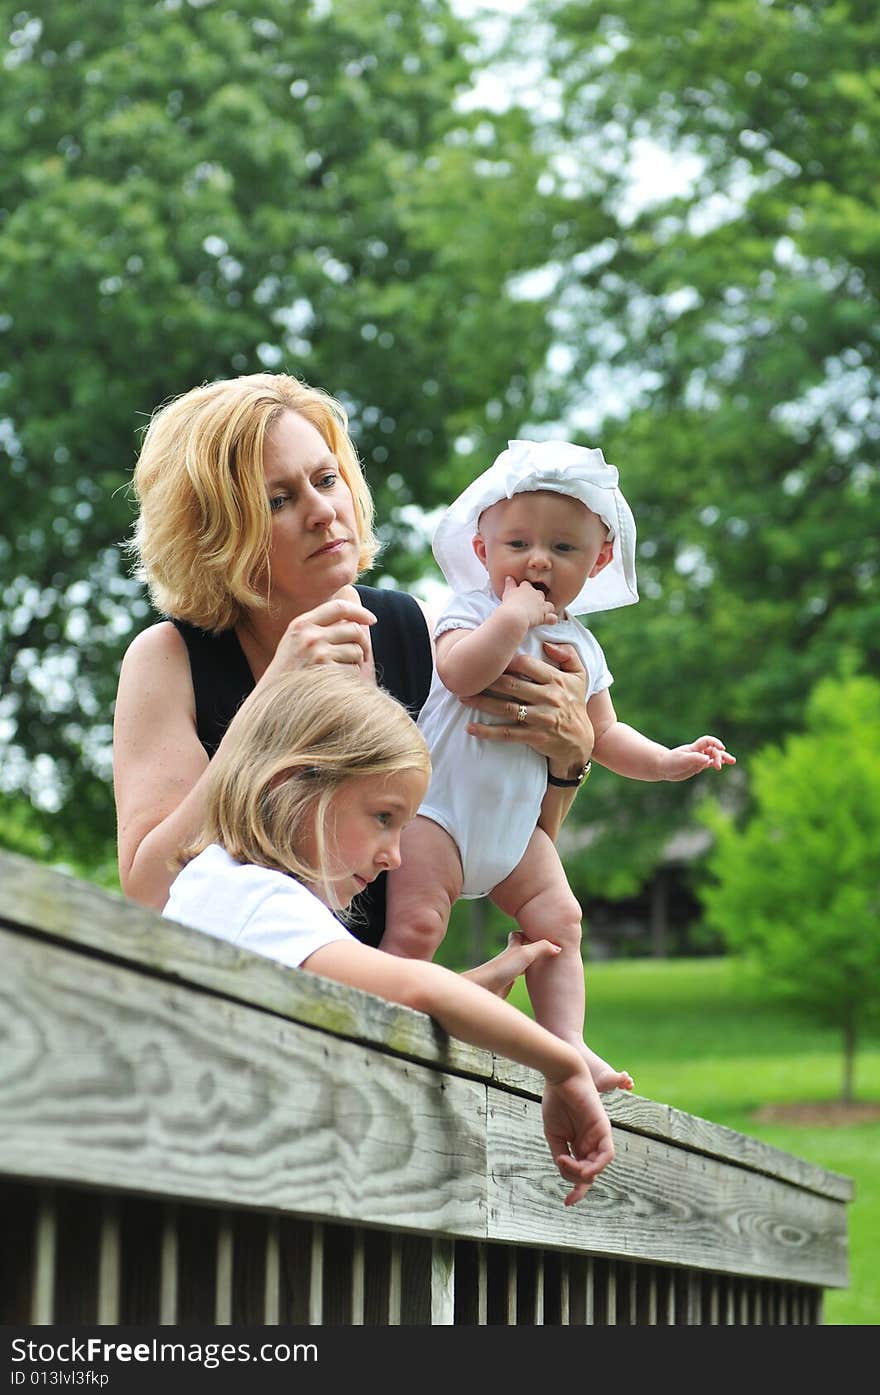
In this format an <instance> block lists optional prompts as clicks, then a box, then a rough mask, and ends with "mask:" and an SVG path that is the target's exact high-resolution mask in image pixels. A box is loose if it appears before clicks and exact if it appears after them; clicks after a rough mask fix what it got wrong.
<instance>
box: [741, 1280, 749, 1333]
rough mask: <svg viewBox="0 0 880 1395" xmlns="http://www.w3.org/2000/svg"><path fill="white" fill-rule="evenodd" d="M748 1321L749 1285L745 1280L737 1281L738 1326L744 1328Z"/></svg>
mask: <svg viewBox="0 0 880 1395" xmlns="http://www.w3.org/2000/svg"><path fill="white" fill-rule="evenodd" d="M748 1321H749V1285H748V1280H747V1279H740V1281H739V1326H740V1327H746V1326H747V1325H748Z"/></svg>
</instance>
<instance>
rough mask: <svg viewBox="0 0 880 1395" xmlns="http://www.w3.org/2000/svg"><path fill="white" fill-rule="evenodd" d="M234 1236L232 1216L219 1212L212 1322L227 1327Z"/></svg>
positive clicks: (229, 1314) (228, 1321) (230, 1297)
mask: <svg viewBox="0 0 880 1395" xmlns="http://www.w3.org/2000/svg"><path fill="white" fill-rule="evenodd" d="M234 1255H235V1237H234V1233H233V1228H232V1217H231V1216H230V1215H228V1214H227V1213H226V1212H221V1214H220V1218H219V1220H218V1223H217V1276H216V1280H215V1284H214V1322H215V1324H216V1325H217V1326H218V1327H229V1326H230V1324H231V1322H232V1265H233V1260H234Z"/></svg>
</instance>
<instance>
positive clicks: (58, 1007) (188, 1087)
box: [0, 932, 486, 1235]
mask: <svg viewBox="0 0 880 1395" xmlns="http://www.w3.org/2000/svg"><path fill="white" fill-rule="evenodd" d="M0 955H2V959H3V964H4V980H3V984H2V987H0V1024H2V1025H0V1031H2V1033H3V1048H2V1051H0V1172H3V1173H8V1174H11V1175H13V1176H19V1177H31V1178H43V1179H49V1178H58V1179H64V1180H67V1181H69V1182H82V1183H90V1184H94V1185H97V1186H103V1187H109V1188H114V1189H116V1188H118V1187H119V1186H120V1185H124V1186H125V1187H126V1188H127V1189H131V1190H134V1191H141V1192H146V1193H152V1194H157V1193H158V1194H160V1195H162V1196H165V1197H168V1198H174V1197H176V1198H189V1199H192V1200H199V1201H214V1202H225V1203H228V1204H230V1205H241V1206H256V1207H266V1208H267V1209H272V1210H278V1211H292V1212H299V1213H304V1214H312V1215H315V1216H318V1217H325V1218H341V1219H350V1218H351V1217H352V1215H354V1216H357V1217H358V1219H359V1220H362V1221H366V1222H369V1223H373V1224H380V1225H381V1224H383V1223H384V1224H394V1225H399V1226H409V1227H411V1228H413V1229H421V1230H426V1229H427V1230H432V1231H437V1232H441V1233H449V1234H465V1235H482V1234H484V1233H485V1188H486V1167H485V1138H484V1127H485V1125H484V1116H485V1094H484V1090H483V1088H482V1087H481V1086H479V1085H478V1084H476V1083H475V1082H473V1081H469V1080H466V1079H457V1078H449V1077H444V1076H441V1075H440V1074H439V1073H438V1072H436V1071H432V1070H429V1069H426V1068H424V1067H420V1066H416V1065H413V1064H412V1063H408V1062H405V1061H402V1060H400V1059H398V1058H396V1057H391V1056H385V1055H380V1054H377V1053H375V1052H369V1051H367V1050H365V1049H364V1048H362V1047H359V1046H355V1045H353V1044H352V1043H349V1042H346V1041H337V1040H335V1039H334V1038H332V1037H327V1036H325V1035H323V1034H322V1033H318V1032H314V1031H311V1030H309V1029H307V1028H304V1027H301V1026H300V1025H299V1024H296V1023H290V1022H285V1021H282V1020H280V1019H279V1018H277V1017H273V1016H271V1015H269V1014H266V1013H261V1012H255V1011H253V1010H251V1009H247V1008H245V1007H242V1006H240V1005H238V1004H236V1003H231V1002H225V1001H222V1000H218V999H216V998H211V997H208V996H206V995H204V994H202V993H199V992H194V991H193V990H191V989H185V988H181V987H178V986H176V985H171V984H162V985H157V983H156V981H155V980H152V979H150V978H149V977H144V976H143V975H141V974H138V973H135V972H133V971H131V970H128V969H124V968H122V967H119V966H116V965H112V964H108V963H102V962H99V961H96V960H88V959H87V960H84V959H83V957H82V956H81V955H79V954H76V953H72V952H70V951H67V950H64V949H61V948H58V947H56V946H51V945H48V944H45V943H39V942H35V941H31V940H29V939H27V938H25V937H22V936H17V935H11V934H9V933H7V932H0Z"/></svg>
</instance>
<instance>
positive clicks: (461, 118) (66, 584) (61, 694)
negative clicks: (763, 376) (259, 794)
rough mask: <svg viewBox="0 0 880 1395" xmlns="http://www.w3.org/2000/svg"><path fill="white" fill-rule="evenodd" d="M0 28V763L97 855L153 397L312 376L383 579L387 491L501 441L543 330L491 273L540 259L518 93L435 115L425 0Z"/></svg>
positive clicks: (436, 84)
mask: <svg viewBox="0 0 880 1395" xmlns="http://www.w3.org/2000/svg"><path fill="white" fill-rule="evenodd" d="M0 36H2V38H0V42H2V43H3V46H4V51H5V57H4V74H3V95H2V99H0V154H2V158H0V304H2V307H3V313H2V316H0V342H2V345H3V351H4V352H3V359H4V371H3V373H2V375H0V507H2V510H3V514H4V517H5V518H6V520H7V524H8V528H7V530H6V532H5V536H4V538H3V539H2V542H0V693H2V698H0V735H2V737H4V738H5V741H6V743H7V747H6V752H5V759H4V773H3V787H5V789H6V790H7V791H26V792H27V793H28V795H29V796H30V797H31V798H32V799H33V801H34V802H35V804H36V805H37V806H38V807H41V808H44V809H48V810H50V811H51V810H57V811H58V813H59V814H60V815H62V817H60V818H58V819H56V820H55V821H54V824H50V827H49V836H50V838H51V841H52V844H53V846H54V847H55V848H56V849H57V850H59V851H63V852H64V853H65V855H68V854H69V855H72V856H75V857H77V856H80V855H82V856H86V857H88V856H92V855H94V856H103V853H104V850H105V849H106V847H107V846H108V843H109V839H110V837H111V835H112V828H113V813H112V797H111V793H110V789H109V783H108V776H109V755H110V718H111V711H112V703H113V695H114V692H115V680H116V673H117V670H118V665H119V659H120V656H121V652H122V649H123V648H124V646H125V645H126V644H127V643H128V642H129V640H130V638H131V634H132V631H133V628H140V627H141V626H142V625H143V624H145V623H147V622H148V620H149V618H150V616H149V613H148V608H147V606H146V604H145V603H144V599H143V596H142V594H141V592H140V590H139V588H137V587H136V586H134V585H133V584H132V583H131V582H130V580H128V579H127V577H126V576H125V573H124V566H123V563H122V560H121V557H120V552H119V547H118V544H119V543H120V541H121V539H122V538H123V536H124V535H125V534H126V532H127V531H128V528H129V526H130V523H131V520H132V512H131V507H130V504H129V502H128V500H127V498H126V488H125V486H126V483H127V481H128V479H129V475H130V471H131V468H132V466H133V464H134V460H135V458H136V454H137V449H138V443H139V439H140V432H141V430H142V428H143V427H144V426H145V424H146V422H147V421H148V419H149V416H150V413H151V412H152V411H153V410H154V409H155V408H156V406H157V405H159V404H160V403H161V402H162V401H163V400H166V399H167V398H169V397H170V396H173V395H176V394H178V393H180V392H183V391H186V390H187V389H188V388H190V387H192V386H193V385H195V384H197V383H200V382H202V381H205V380H208V379H212V378H216V377H223V376H231V375H235V374H238V373H243V372H251V371H256V370H259V369H261V368H263V367H269V368H276V367H277V368H284V369H286V370H289V371H291V372H294V373H296V374H298V375H299V376H301V377H303V378H306V379H307V380H308V381H311V382H314V383H316V384H318V385H320V386H322V387H325V388H326V389H328V390H329V391H331V392H333V393H334V394H336V395H337V396H339V397H340V398H341V399H342V400H343V402H344V403H345V404H346V406H347V408H348V409H349V412H350V416H351V422H352V428H353V432H354V435H355V438H356V441H357V444H358V447H359V450H360V451H361V454H362V456H363V458H364V461H365V465H366V468H367V473H368V477H369V480H370V482H371V485H372V487H373V489H374V491H375V494H376V498H377V504H378V514H379V518H380V520H381V522H382V524H383V532H384V535H385V538H386V541H387V543H388V549H387V553H386V558H385V561H384V563H383V565H384V566H385V567H386V568H387V569H388V570H389V571H390V572H392V573H393V574H394V575H395V576H396V577H397V578H398V580H399V581H401V582H403V583H405V582H406V581H407V580H408V579H409V578H411V577H412V576H413V574H414V573H415V572H417V571H418V570H420V568H421V563H420V562H419V560H418V556H419V554H418V553H417V552H416V551H414V550H413V545H412V539H411V536H410V534H411V529H410V528H409V527H408V526H407V525H406V524H405V522H404V521H403V520H402V519H401V517H400V515H399V513H398V510H399V509H400V508H401V507H402V506H405V505H406V504H407V503H409V502H411V501H412V500H413V499H418V501H419V502H420V503H422V504H431V503H437V502H438V501H440V500H443V499H446V498H447V497H448V496H449V494H450V493H452V492H453V491H454V490H455V489H457V487H458V482H459V481H460V480H461V479H464V478H467V477H468V476H469V475H470V474H471V473H472V472H473V470H474V468H476V465H475V462H476V463H482V461H483V459H484V458H485V457H486V455H487V454H488V455H491V454H494V452H495V451H496V450H497V449H498V448H500V446H501V445H503V444H504V442H505V441H506V438H507V436H508V435H511V434H513V433H514V431H515V428H516V427H517V426H518V424H519V421H520V417H521V413H522V411H523V408H524V406H528V404H529V399H528V392H529V382H530V380H531V377H532V374H533V371H534V369H535V367H536V366H537V365H538V363H539V362H540V360H541V358H542V356H543V354H544V352H545V351H546V348H547V343H548V333H549V331H548V328H547V326H546V325H545V324H544V323H543V318H542V312H541V309H540V307H539V306H536V305H535V304H534V303H532V302H529V301H525V300H522V299H516V298H514V297H512V296H511V295H509V294H508V293H507V290H506V282H507V279H508V277H509V276H510V275H511V274H512V273H514V272H516V271H517V270H519V269H520V268H522V267H527V266H530V265H533V264H534V262H535V261H536V260H539V259H540V257H541V255H542V247H543V243H544V240H545V234H544V230H543V221H542V220H543V217H544V215H543V213H542V208H541V200H540V199H539V198H538V196H537V194H536V192H535V185H536V177H537V168H538V157H537V155H535V154H533V153H531V152H530V150H529V142H528V129H527V123H526V121H525V119H524V118H523V117H522V115H521V114H519V113H517V112H516V111H512V112H510V113H507V114H502V115H499V116H493V115H491V114H488V113H484V112H481V111H479V110H473V111H470V112H464V111H458V110H457V109H456V106H455V101H454V99H455V97H456V95H457V94H458V93H459V92H462V91H464V90H466V89H467V88H468V87H469V86H470V85H471V84H470V71H471V70H470V62H469V59H468V57H467V55H468V54H473V53H474V52H475V49H474V48H473V45H472V44H471V42H470V34H469V31H468V29H467V28H466V27H465V26H464V25H463V24H462V23H461V22H460V21H458V20H457V19H456V18H454V16H453V15H452V14H451V12H450V8H449V5H448V4H447V3H446V0H400V3H398V4H396V5H395V6H394V8H393V11H390V10H389V8H388V6H387V5H384V4H381V3H379V0H349V3H347V4H346V5H344V6H332V7H331V6H330V5H327V4H321V3H314V4H311V5H308V4H302V5H291V4H290V3H288V0H240V3H237V4H236V5H235V6H234V7H232V6H227V5H225V4H221V3H212V0H200V3H194V2H193V3H184V0H158V2H157V0H153V2H152V3H144V0H112V3H111V0H94V3H90V4H89V5H86V6H83V5H80V4H76V3H74V0H51V3H48V0H36V3H33V4H30V5H28V7H27V8H26V9H23V8H22V6H21V3H20V0H16V3H14V4H10V3H8V0H0ZM518 206H522V208H523V216H521V217H519V218H516V219H511V218H510V216H509V211H510V209H511V207H518ZM477 210H478V216H475V211H477ZM465 429H466V430H467V433H468V441H467V442H463V441H462V440H461V439H460V438H461V437H462V433H463V431H464V430H465ZM456 443H458V448H457V446H456ZM462 447H463V448H462ZM419 546H421V544H419ZM98 849H100V853H99V852H98V851H97V850H98Z"/></svg>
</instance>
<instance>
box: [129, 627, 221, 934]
mask: <svg viewBox="0 0 880 1395" xmlns="http://www.w3.org/2000/svg"><path fill="white" fill-rule="evenodd" d="M207 768H208V757H207V755H206V754H205V749H204V747H203V746H202V743H201V742H200V741H199V738H198V735H197V734H196V721H195V700H194V698H193V690H192V679H191V677H190V668H189V659H188V656H187V652H186V646H185V644H184V642H183V640H182V639H181V637H180V635H179V634H178V633H177V630H176V629H175V628H174V626H173V625H172V624H171V623H170V622H169V621H163V622H162V623H161V624H158V625H153V626H152V627H151V628H150V629H148V630H144V631H143V633H142V634H139V635H138V636H137V638H136V639H135V640H134V641H133V642H132V644H131V645H130V646H129V649H128V651H127V653H126V655H125V658H124V659H123V661H122V668H121V669H120V673H119V687H118V690H117V694H116V712H115V716H114V721H113V788H114V792H115V796H116V822H117V845H118V853H119V879H120V882H121V884H122V890H123V891H124V892H125V894H126V896H130V897H131V898H132V899H133V900H135V901H140V902H141V903H142V905H145V906H151V907H153V908H155V909H156V910H161V909H162V907H163V906H164V904H165V902H166V901H167V899H168V890H169V887H170V886H171V882H172V881H173V880H174V876H175V872H174V870H173V868H172V865H171V863H172V859H173V858H174V856H175V854H176V853H177V852H178V851H179V849H180V847H181V846H182V845H183V844H184V843H185V842H187V841H189V839H191V838H194V837H195V836H196V834H197V833H198V831H199V828H200V826H201V821H202V817H203V815H204V807H205V794H204V781H203V779H202V777H203V775H204V773H205V771H206V770H207Z"/></svg>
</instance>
